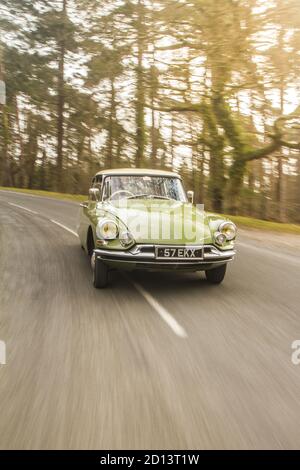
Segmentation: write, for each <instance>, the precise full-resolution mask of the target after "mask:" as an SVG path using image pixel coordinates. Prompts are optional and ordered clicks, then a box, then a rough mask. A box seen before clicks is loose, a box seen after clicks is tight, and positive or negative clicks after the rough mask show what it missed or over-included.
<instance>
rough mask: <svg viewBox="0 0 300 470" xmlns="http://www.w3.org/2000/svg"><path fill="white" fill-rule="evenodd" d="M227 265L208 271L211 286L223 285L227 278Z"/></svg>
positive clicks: (206, 272) (206, 273)
mask: <svg viewBox="0 0 300 470" xmlns="http://www.w3.org/2000/svg"><path fill="white" fill-rule="evenodd" d="M225 273H226V264H223V265H222V266H219V267H218V268H214V269H208V270H207V271H205V275H206V279H207V280H208V282H210V283H211V284H221V282H222V281H223V279H224V277H225Z"/></svg>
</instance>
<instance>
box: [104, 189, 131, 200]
mask: <svg viewBox="0 0 300 470" xmlns="http://www.w3.org/2000/svg"><path fill="white" fill-rule="evenodd" d="M120 193H125V194H129V196H134V194H133V193H132V192H131V191H127V190H126V189H119V190H118V191H115V192H114V193H113V194H112V195H111V196H110V198H109V201H110V200H112V199H114V197H115V196H116V195H117V194H120Z"/></svg>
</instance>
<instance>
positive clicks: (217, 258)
mask: <svg viewBox="0 0 300 470" xmlns="http://www.w3.org/2000/svg"><path fill="white" fill-rule="evenodd" d="M157 246H158V245H134V246H133V247H132V248H131V249H129V250H124V251H123V250H107V249H102V248H96V249H95V250H94V253H95V256H96V257H97V258H100V259H101V260H102V261H104V262H107V263H110V264H111V263H116V264H118V263H120V264H121V263H128V265H130V264H132V265H133V266H132V267H133V268H135V269H156V268H157V269H160V268H164V269H168V268H170V269H194V270H199V271H201V270H204V269H209V268H212V267H215V265H221V264H224V263H227V262H228V261H231V260H232V259H233V258H234V255H235V254H236V251H235V250H225V251H221V250H219V249H218V248H216V247H215V246H214V245H204V246H203V247H201V246H199V247H195V246H193V248H203V258H201V259H186V258H182V259H172V258H170V259H166V260H164V259H161V258H160V259H157V258H156V255H155V247H157ZM161 246H163V245H161Z"/></svg>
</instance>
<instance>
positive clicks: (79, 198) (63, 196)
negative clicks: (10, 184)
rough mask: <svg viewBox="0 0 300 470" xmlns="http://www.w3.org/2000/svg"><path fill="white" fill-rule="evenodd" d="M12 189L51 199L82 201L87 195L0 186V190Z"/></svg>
mask: <svg viewBox="0 0 300 470" xmlns="http://www.w3.org/2000/svg"><path fill="white" fill-rule="evenodd" d="M1 189H2V190H5V191H13V192H17V193H24V194H31V195H32V196H42V197H51V198H53V199H62V200H65V201H74V202H82V201H86V200H87V196H83V195H82V194H64V193H55V192H52V191H42V190H40V189H21V188H6V187H2V186H0V190H1Z"/></svg>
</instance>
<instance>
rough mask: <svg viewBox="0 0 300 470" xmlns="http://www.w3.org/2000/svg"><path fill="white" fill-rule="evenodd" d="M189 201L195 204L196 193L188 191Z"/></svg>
mask: <svg viewBox="0 0 300 470" xmlns="http://www.w3.org/2000/svg"><path fill="white" fill-rule="evenodd" d="M186 195H187V198H188V201H189V202H190V203H192V204H193V202H194V191H187V193H186Z"/></svg>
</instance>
